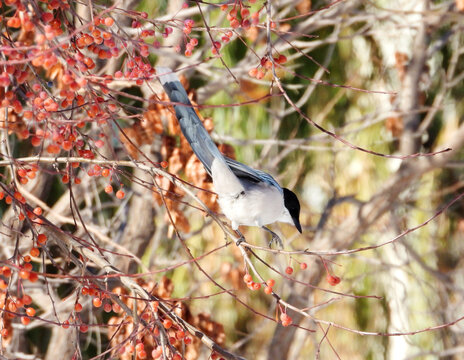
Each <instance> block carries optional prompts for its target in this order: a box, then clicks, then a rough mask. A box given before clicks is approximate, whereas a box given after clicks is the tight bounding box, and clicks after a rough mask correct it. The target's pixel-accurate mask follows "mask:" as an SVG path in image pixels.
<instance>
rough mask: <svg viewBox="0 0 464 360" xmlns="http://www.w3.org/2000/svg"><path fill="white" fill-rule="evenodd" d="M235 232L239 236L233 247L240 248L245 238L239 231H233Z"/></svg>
mask: <svg viewBox="0 0 464 360" xmlns="http://www.w3.org/2000/svg"><path fill="white" fill-rule="evenodd" d="M235 232H236V233H237V234H238V235H239V236H240V237H239V238H238V240H237V241H236V242H235V245H237V246H240V244H241V243H242V242H245V236H243V234H242V233H241V232H240V231H239V230H235Z"/></svg>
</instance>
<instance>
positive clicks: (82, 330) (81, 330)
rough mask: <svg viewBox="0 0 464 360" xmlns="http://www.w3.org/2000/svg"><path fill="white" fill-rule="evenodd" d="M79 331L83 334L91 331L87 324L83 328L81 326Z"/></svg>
mask: <svg viewBox="0 0 464 360" xmlns="http://www.w3.org/2000/svg"><path fill="white" fill-rule="evenodd" d="M79 331H80V332H82V333H86V332H87V331H89V327H88V326H87V325H85V324H82V325H81V326H79Z"/></svg>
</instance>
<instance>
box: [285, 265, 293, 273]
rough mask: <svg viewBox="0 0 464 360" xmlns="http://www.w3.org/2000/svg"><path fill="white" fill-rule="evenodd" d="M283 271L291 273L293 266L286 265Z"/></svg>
mask: <svg viewBox="0 0 464 360" xmlns="http://www.w3.org/2000/svg"><path fill="white" fill-rule="evenodd" d="M285 272H286V273H287V274H288V275H292V274H293V268H292V267H291V266H287V268H286V269H285Z"/></svg>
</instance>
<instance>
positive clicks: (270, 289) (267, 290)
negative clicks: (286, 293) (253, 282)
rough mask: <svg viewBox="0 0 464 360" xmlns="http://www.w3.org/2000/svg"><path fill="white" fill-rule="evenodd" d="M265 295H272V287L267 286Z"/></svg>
mask: <svg viewBox="0 0 464 360" xmlns="http://www.w3.org/2000/svg"><path fill="white" fill-rule="evenodd" d="M264 293H265V294H267V295H271V294H272V287H270V286H266V287H265V288H264Z"/></svg>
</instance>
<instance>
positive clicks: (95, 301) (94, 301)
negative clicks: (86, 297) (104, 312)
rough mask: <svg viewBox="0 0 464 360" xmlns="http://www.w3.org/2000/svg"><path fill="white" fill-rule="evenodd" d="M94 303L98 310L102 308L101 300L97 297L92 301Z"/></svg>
mask: <svg viewBox="0 0 464 360" xmlns="http://www.w3.org/2000/svg"><path fill="white" fill-rule="evenodd" d="M92 303H93V306H95V307H96V308H99V307H100V306H102V301H101V299H100V298H97V297H96V298H94V299H93V300H92Z"/></svg>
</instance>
